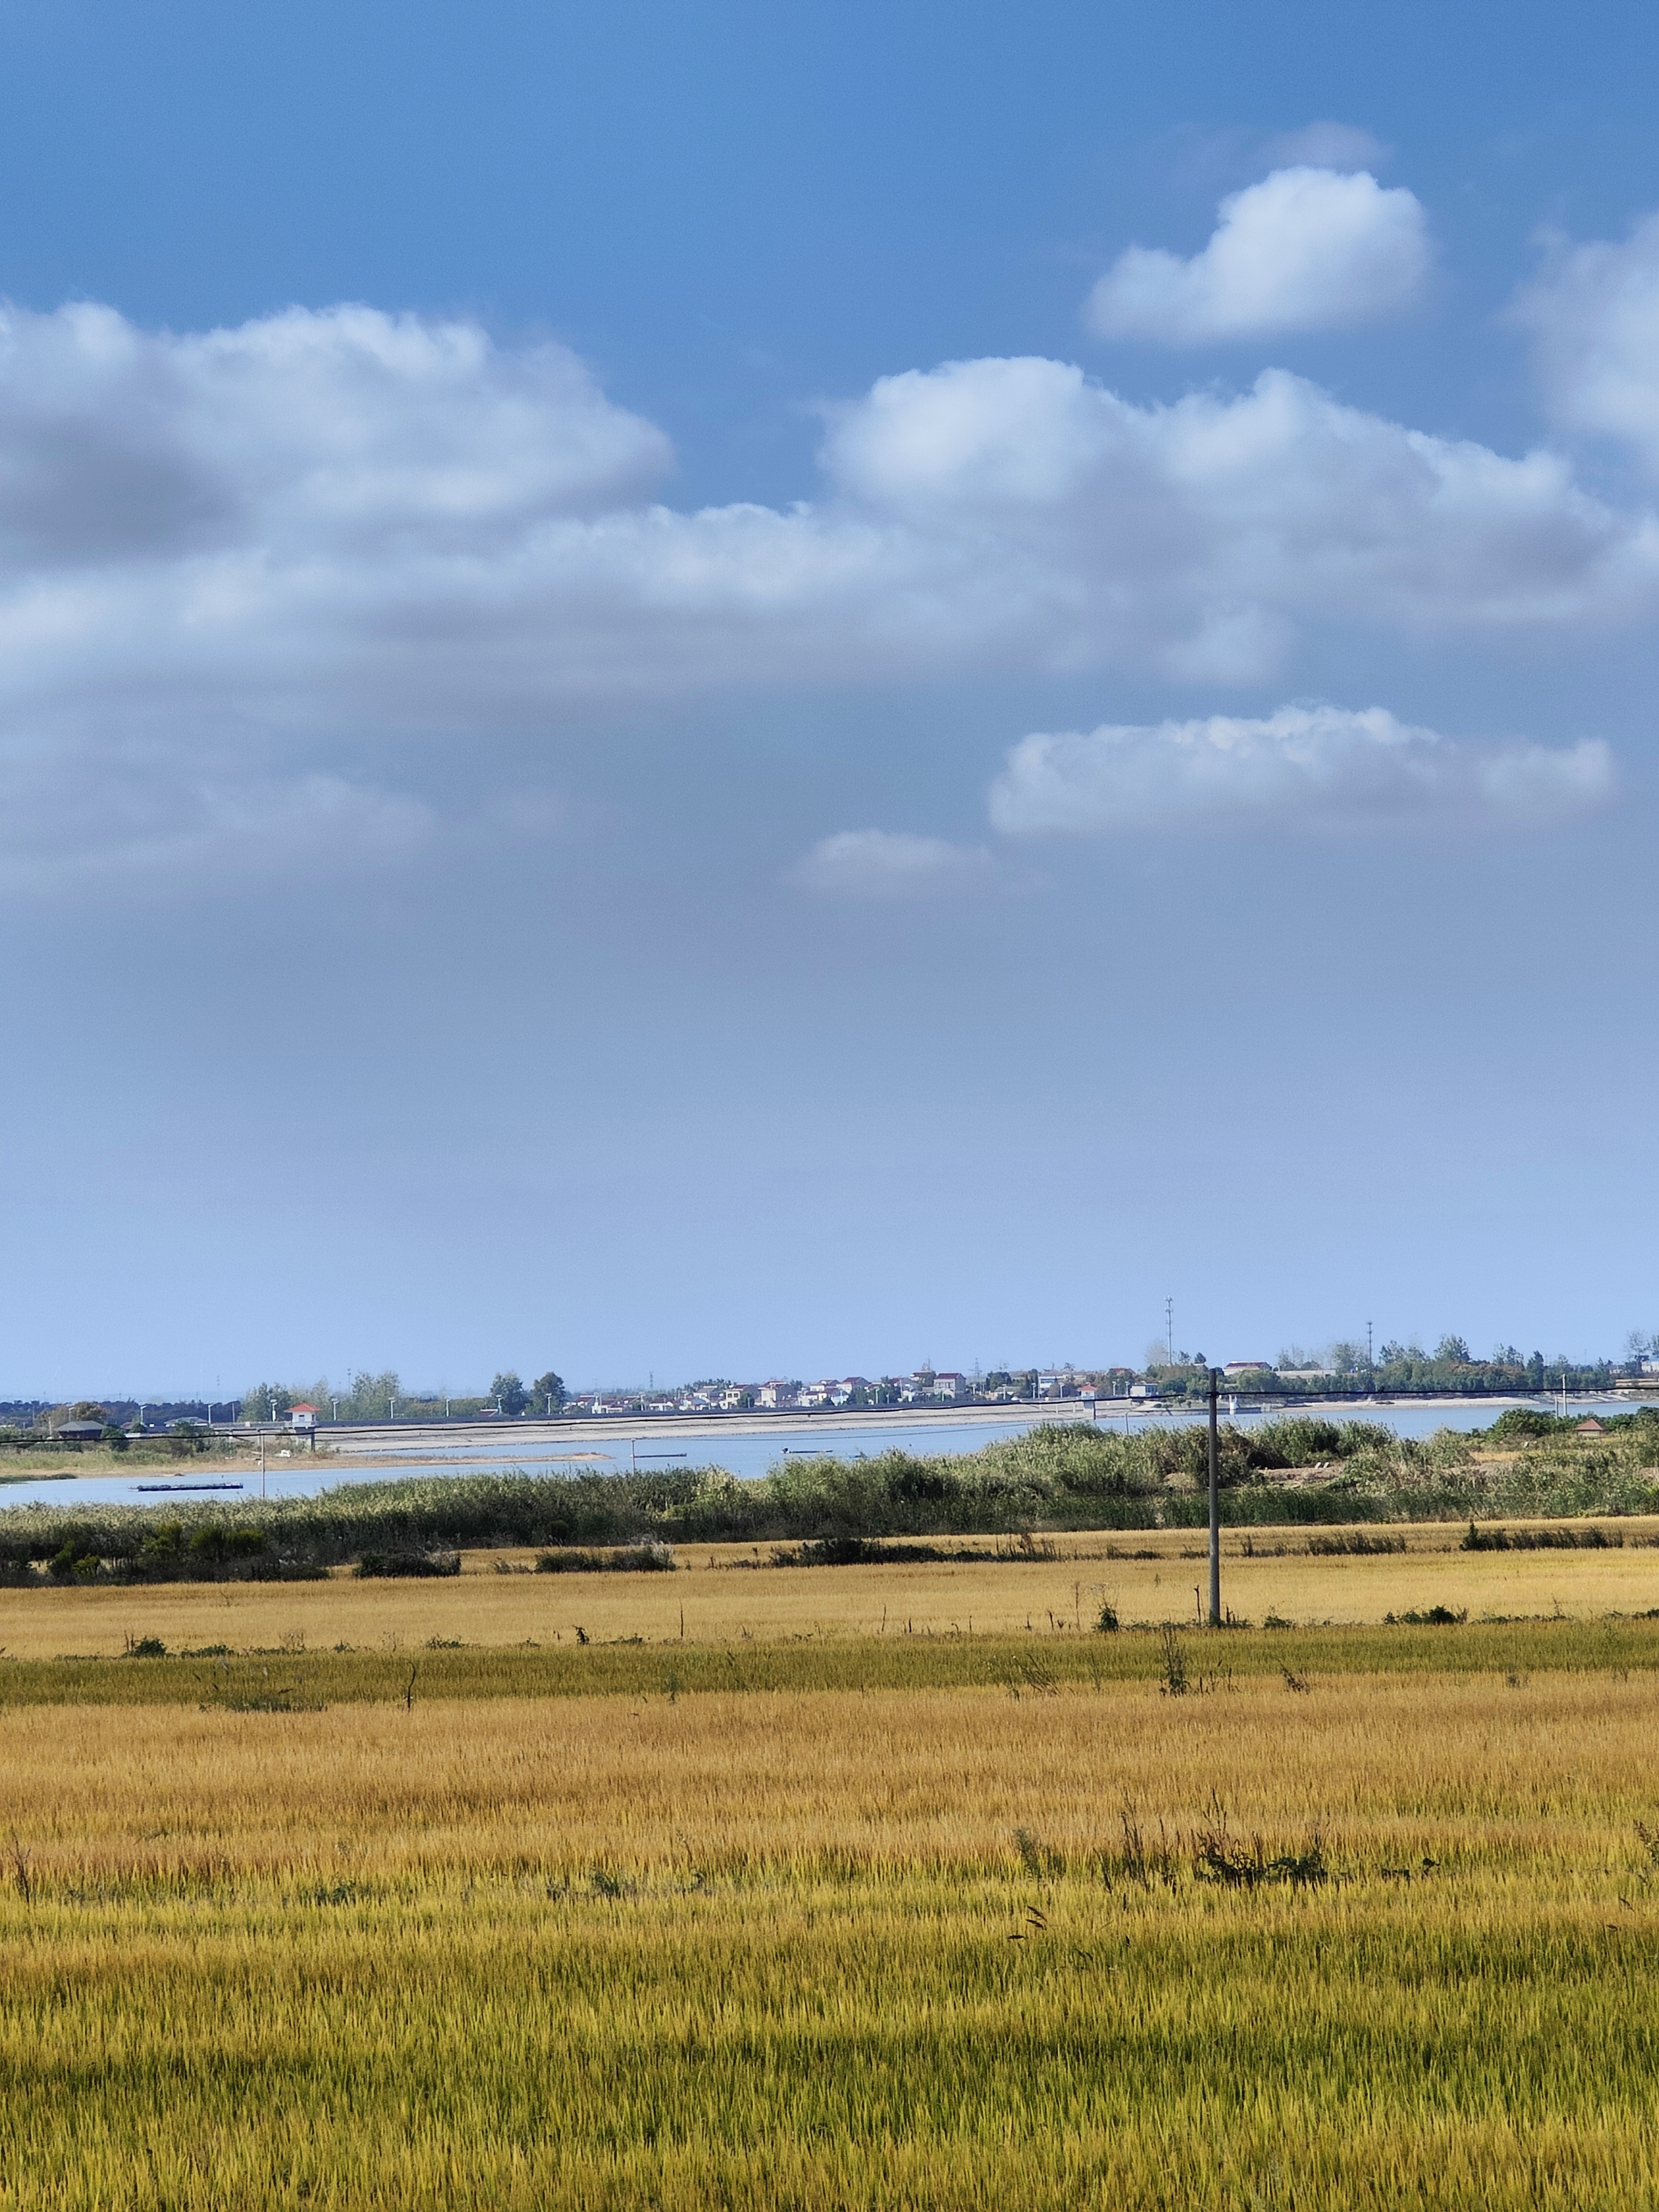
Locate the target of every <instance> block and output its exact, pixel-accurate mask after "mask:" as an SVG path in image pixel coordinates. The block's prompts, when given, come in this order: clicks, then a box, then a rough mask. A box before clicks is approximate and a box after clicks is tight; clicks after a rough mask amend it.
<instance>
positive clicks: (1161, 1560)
mask: <svg viewBox="0 0 1659 2212" xmlns="http://www.w3.org/2000/svg"><path fill="white" fill-rule="evenodd" d="M1508 1525H1510V1527H1513V1528H1521V1527H1522V1526H1525V1525H1527V1524H1525V1523H1522V1522H1518V1521H1517V1522H1511V1523H1510V1524H1508ZM1538 1525H1544V1524H1538ZM1581 1525H1583V1526H1586V1527H1588V1526H1590V1525H1593V1524H1589V1523H1584V1524H1581ZM1601 1525H1602V1526H1604V1527H1605V1528H1607V1529H1609V1530H1611V1531H1612V1532H1613V1534H1617V1535H1618V1536H1619V1537H1620V1539H1621V1544H1622V1548H1620V1549H1617V1550H1607V1551H1593V1552H1559V1551H1545V1552H1462V1551H1460V1550H1459V1549H1458V1548H1457V1547H1458V1543H1459V1540H1460V1538H1461V1537H1462V1533H1463V1532H1462V1528H1459V1527H1458V1526H1456V1525H1455V1524H1453V1525H1448V1524H1447V1523H1445V1522H1429V1523H1425V1524H1419V1525H1417V1526H1412V1527H1407V1528H1395V1527H1391V1528H1388V1529H1387V1530H1386V1531H1383V1532H1377V1531H1371V1532H1369V1533H1370V1534H1372V1535H1376V1534H1379V1533H1382V1534H1387V1535H1389V1536H1390V1537H1401V1538H1403V1539H1404V1541H1406V1543H1407V1547H1408V1548H1407V1551H1406V1552H1404V1553H1383V1554H1382V1555H1380V1556H1371V1557H1360V1558H1340V1557H1339V1558H1334V1559H1333V1558H1328V1557H1327V1558H1322V1557H1318V1556H1314V1555H1310V1553H1309V1550H1308V1545H1309V1542H1310V1537H1311V1538H1313V1539H1315V1540H1317V1539H1318V1538H1319V1537H1320V1534H1321V1532H1319V1531H1317V1530H1313V1531H1310V1530H1308V1529H1305V1528H1292V1529H1272V1528H1267V1529H1254V1530H1251V1531H1249V1532H1248V1534H1243V1533H1235V1532H1232V1531H1229V1532H1228V1534H1227V1535H1226V1537H1225V1541H1224V1544H1223V1571H1224V1581H1223V1595H1224V1597H1225V1601H1226V1603H1227V1604H1228V1605H1229V1606H1230V1607H1231V1608H1232V1610H1233V1611H1234V1612H1235V1613H1237V1614H1238V1615H1239V1616H1240V1617H1242V1618H1243V1619H1244V1620H1255V1621H1260V1620H1264V1619H1266V1618H1267V1616H1269V1615H1271V1614H1277V1615H1278V1616H1279V1618H1281V1619H1283V1620H1290V1621H1295V1622H1324V1621H1334V1622H1345V1621H1354V1622H1367V1621H1370V1622H1375V1621H1380V1620H1383V1617H1384V1616H1385V1614H1387V1613H1404V1612H1410V1611H1419V1612H1420V1611H1425V1610H1426V1609H1427V1608H1428V1607H1431V1606H1434V1605H1446V1606H1449V1607H1451V1608H1452V1609H1453V1610H1454V1611H1458V1610H1462V1609H1463V1608H1467V1609H1468V1613H1469V1617H1470V1619H1471V1620H1474V1619H1477V1618H1479V1617H1480V1615H1482V1614H1485V1613H1496V1614H1503V1615H1516V1614H1521V1615H1525V1614H1533V1613H1540V1614H1548V1613H1553V1612H1554V1611H1555V1610H1556V1609H1557V1608H1558V1607H1559V1609H1560V1610H1561V1611H1563V1612H1565V1613H1568V1614H1570V1615H1571V1616H1572V1617H1574V1618H1577V1619H1594V1618H1597V1617H1599V1616H1600V1615H1601V1614H1602V1613H1642V1612H1645V1611H1647V1610H1648V1609H1649V1608H1650V1607H1654V1606H1659V1548H1656V1546H1659V1521H1654V1520H1641V1519H1638V1518H1636V1517H1634V1516H1630V1517H1626V1518H1621V1519H1620V1520H1618V1521H1616V1522H1606V1523H1603V1524H1601ZM951 1541H952V1543H953V1544H954V1542H955V1541H956V1540H954V1539H953V1540H951ZM1246 1542H1248V1543H1249V1546H1250V1547H1251V1552H1250V1555H1246V1553H1244V1550H1243V1546H1244V1544H1245V1543H1246ZM963 1548H964V1549H973V1550H975V1551H977V1552H979V1553H981V1554H982V1559H981V1561H980V1562H978V1563H975V1564H974V1565H959V1564H957V1563H956V1562H948V1563H939V1562H933V1563H927V1564H919V1565H908V1564H906V1565H876V1566H848V1567H787V1568H774V1567H771V1566H763V1565H760V1564H759V1563H760V1562H762V1561H764V1560H769V1559H770V1558H771V1556H772V1551H773V1547H771V1546H764V1547H759V1548H755V1547H749V1546H746V1545H744V1546H737V1545H709V1544H693V1545H687V1546H685V1547H683V1548H682V1549H681V1551H680V1553H679V1554H678V1559H679V1562H680V1565H681V1568H682V1569H683V1571H680V1572H677V1573H675V1574H671V1575H665V1574H662V1575H631V1574H630V1575H623V1574H613V1573H605V1574H583V1575H537V1574H532V1573H515V1574H501V1573H498V1572H497V1571H496V1567H497V1563H498V1562H501V1563H505V1564H508V1565H518V1566H520V1567H525V1568H527V1567H530V1566H532V1565H533V1563H534V1559H535V1554H534V1553H530V1552H519V1553H513V1552H505V1553H503V1552H474V1553H468V1554H466V1555H465V1559H464V1561H463V1565H464V1568H465V1571H464V1572H463V1574H462V1575H461V1576H460V1577H459V1578H458V1579H456V1580H453V1581H450V1580H440V1581H434V1582H378V1583H361V1582H357V1581H356V1580H354V1579H353V1578H352V1577H351V1575H350V1572H349V1569H346V1570H341V1571H339V1572H337V1573H336V1574H335V1575H334V1576H333V1577H331V1578H330V1579H329V1580H327V1581H325V1582H317V1583H155V1584H148V1585H139V1586H136V1587H134V1586H127V1587H121V1586H117V1587H114V1588H103V1589H98V1588H93V1589H81V1588H78V1587H70V1588H67V1589H38V1590H17V1591H13V1590H0V1650H3V1652H4V1653H5V1654H7V1655H9V1656H11V1657H14V1658H30V1659H36V1658H40V1659H45V1658H52V1657H53V1656H56V1655H58V1653H60V1652H84V1653H91V1654H99V1653H113V1652H119V1651H121V1650H123V1649H125V1644H126V1641H127V1639H128V1638H137V1637H142V1636H155V1637H159V1638H161V1640H162V1641H163V1642H164V1643H166V1644H167V1645H168V1646H169V1648H173V1649H176V1648H179V1647H180V1646H200V1645H202V1644H230V1645H232V1646H233V1647H234V1648H237V1649H241V1648H245V1647H248V1646H261V1647H270V1646H275V1645H276V1644H280V1643H281V1642H282V1641H283V1638H285V1637H286V1638H290V1639H291V1638H296V1637H297V1638H303V1639H304V1641H305V1644H307V1648H309V1649H311V1650H325V1649H327V1648H329V1647H331V1646H332V1645H334V1644H341V1643H347V1644H355V1645H358V1646H367V1647H368V1648H370V1649H377V1648H391V1647H392V1644H394V1643H395V1644H396V1645H397V1646H398V1647H399V1648H413V1647H416V1646H417V1645H420V1644H425V1643H427V1642H428V1641H429V1640H430V1639H432V1638H439V1639H441V1640H442V1641H445V1642H448V1641H452V1640H457V1639H458V1640H459V1641H460V1642H462V1643H464V1644H501V1645H508V1644H524V1643H527V1642H534V1643H539V1644H555V1643H557V1642H560V1641H569V1640H572V1639H574V1636H575V1633H576V1630H577V1629H578V1627H580V1628H582V1629H584V1630H585V1631H586V1633H587V1635H588V1636H589V1637H590V1638H592V1639H593V1640H594V1641H595V1642H612V1641H615V1640H616V1639H617V1638H623V1637H633V1636H639V1637H642V1638H645V1639H646V1641H647V1642H648V1643H652V1644H657V1643H665V1642H669V1641H678V1640H680V1638H681V1634H682V1620H681V1615H682V1610H683V1611H684V1639H685V1640H686V1641H688V1642H691V1643H726V1642H732V1641H738V1642H741V1641H743V1640H744V1639H745V1638H747V1639H749V1640H750V1641H761V1642H765V1641H770V1640H775V1639H781V1638H795V1637H801V1636H867V1635H880V1634H883V1633H886V1634H897V1633H901V1632H906V1631H907V1630H908V1631H909V1632H914V1633H915V1634H918V1635H921V1634H924V1633H931V1634H934V1635H949V1634H951V1633H958V1632H973V1633H975V1634H987V1635H1006V1634H1018V1633H1023V1632H1025V1630H1026V1627H1027V1625H1028V1623H1029V1625H1030V1630H1031V1632H1034V1633H1036V1632H1042V1633H1047V1632H1049V1631H1050V1629H1051V1628H1059V1627H1062V1626H1070V1627H1072V1628H1073V1629H1074V1630H1075V1629H1076V1628H1077V1626H1079V1624H1080V1625H1081V1626H1082V1627H1083V1628H1084V1629H1085V1630H1086V1629H1087V1628H1089V1627H1090V1626H1091V1624H1092V1623H1093V1621H1094V1620H1096V1619H1097V1617H1098V1615H1099V1613H1100V1608H1101V1606H1102V1604H1103V1602H1105V1601H1110V1602H1111V1603H1112V1604H1113V1605H1114V1606H1115V1607H1116V1609H1117V1611H1118V1613H1119V1614H1120V1616H1121V1619H1122V1620H1124V1621H1126V1622H1129V1621H1138V1620H1139V1621H1153V1622H1156V1621H1163V1620H1177V1621H1182V1622H1186V1621H1192V1620H1194V1588H1195V1587H1198V1588H1202V1586H1203V1584H1204V1583H1205V1580H1206V1573H1207V1569H1206V1553H1205V1549H1204V1538H1203V1534H1202V1532H1201V1531H1200V1532H1199V1533H1198V1534H1196V1535H1194V1533H1193V1532H1192V1531H1191V1530H1181V1531H1161V1532H1160V1531H1154V1532H1151V1533H1148V1534H1139V1533H1136V1534H1132V1535H1128V1536H1124V1537H1111V1538H1107V1537H1102V1536H1099V1535H1093V1534H1091V1535H1083V1536H1056V1537H1054V1539H1053V1540H1052V1542H1051V1544H1050V1545H1049V1546H1048V1548H1050V1549H1052V1550H1053V1551H1054V1553H1055V1554H1056V1555H1057V1556H1055V1557H1054V1558H1053V1559H1046V1558H1041V1557H1039V1558H1036V1559H1024V1560H1022V1559H999V1558H998V1557H997V1556H996V1553H997V1548H998V1547H997V1545H996V1542H995V1541H994V1540H993V1539H990V1538H985V1539H980V1540H974V1539H968V1540H965V1541H964V1543H963ZM1137 1553H1151V1554H1152V1556H1151V1557H1146V1558H1142V1557H1137V1556H1135V1554H1137Z"/></svg>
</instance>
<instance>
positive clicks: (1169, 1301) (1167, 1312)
mask: <svg viewBox="0 0 1659 2212" xmlns="http://www.w3.org/2000/svg"><path fill="white" fill-rule="evenodd" d="M1164 1350H1165V1351H1166V1352H1168V1353H1169V1355H1170V1366H1171V1367H1173V1366H1174V1365H1175V1300H1174V1299H1173V1298H1165V1299H1164Z"/></svg>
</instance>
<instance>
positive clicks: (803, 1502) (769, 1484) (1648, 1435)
mask: <svg viewBox="0 0 1659 2212" xmlns="http://www.w3.org/2000/svg"><path fill="white" fill-rule="evenodd" d="M1205 1449H1206V1443H1205V1437H1204V1434H1203V1431H1201V1429H1199V1428H1184V1429H1176V1430H1165V1431H1155V1432H1153V1433H1151V1434H1140V1435H1134V1436H1127V1437H1125V1436H1121V1435H1119V1434H1117V1433H1115V1431H1109V1430H1108V1429H1104V1428H1095V1427H1092V1426H1089V1425H1084V1424H1080V1423H1068V1424H1065V1425H1047V1426H1042V1427H1039V1428H1036V1429H1034V1430H1032V1431H1030V1433H1029V1434H1028V1435H1025V1436H1023V1437H1012V1438H1010V1439H1009V1440H1008V1441H1007V1442H1006V1443H994V1444H991V1445H987V1447H986V1448H985V1449H983V1450H982V1451H979V1452H975V1453H971V1454H968V1455H963V1456H958V1457H940V1458H932V1459H928V1458H917V1457H913V1456H911V1455H908V1454H906V1453H902V1452H883V1453H880V1454H878V1455H875V1456H872V1457H871V1458H867V1459H856V1460H851V1461H848V1460H836V1459H829V1458H825V1459H799V1460H797V1459H790V1460H787V1461H786V1462H783V1464H782V1465H781V1466H780V1467H778V1468H775V1469H774V1471H773V1472H772V1474H769V1476H767V1477H766V1478H765V1480H762V1481H758V1482H739V1481H738V1480H735V1479H734V1478H733V1477H732V1476H731V1475H729V1474H723V1473H721V1472H720V1471H719V1470H715V1469H706V1468H705V1469H693V1470H689V1471H681V1472H678V1473H674V1472H671V1473H664V1474H576V1475H530V1474H516V1473H509V1474H487V1475H456V1476H452V1475H441V1476H427V1477H416V1478H412V1479H405V1480H397V1481H387V1482H380V1483H362V1484H350V1485H344V1484H343V1485H341V1486H337V1487H336V1488H333V1489H331V1490H326V1491H325V1492H323V1493H322V1494H321V1495H320V1496H319V1497H316V1498H295V1499H289V1500H284V1501H281V1502H276V1501H273V1502H272V1503H270V1504H259V1503H258V1502H257V1501H250V1502H248V1503H246V1504H241V1503H238V1504H228V1505H227V1504H220V1503H217V1502H215V1503H211V1504H210V1503H205V1502H204V1503H199V1504H187V1503H185V1501H184V1500H182V1499H180V1500H178V1501H172V1502H169V1503H168V1504H167V1505H166V1506H165V1507H164V1508H159V1509H158V1508H157V1507H154V1506H150V1507H141V1506H137V1505H133V1506H83V1507H78V1508H77V1507H76V1505H75V1504H74V1503H73V1502H72V1500H70V1501H66V1502H65V1503H64V1504H52V1505H49V1506H48V1505H40V1506H27V1507H18V1508H13V1509H11V1510H6V1511H0V1582H3V1581H4V1580H6V1579H9V1580H11V1581H12V1582H14V1583H15V1582H20V1581H23V1580H26V1579H38V1578H39V1577H40V1576H41V1575H43V1574H44V1575H46V1576H47V1577H52V1578H56V1579H58V1580H60V1581H70V1580H80V1581H89V1580H96V1579H100V1578H105V1579H118V1580H122V1581H147V1580H148V1581H176V1580H179V1579H181V1578H190V1577H208V1578H226V1577H228V1578H252V1577H268V1578H273V1579H276V1578H281V1577H303V1576H305V1575H307V1574H314V1573H316V1572H319V1571H322V1570H325V1569H326V1568H328V1567H330V1566H332V1565H338V1564H340V1563H341V1562H343V1561H346V1560H362V1559H364V1558H365V1556H366V1555H368V1557H369V1558H370V1559H371V1561H374V1562H379V1563H380V1565H381V1566H382V1568H384V1566H385V1564H386V1562H387V1561H391V1562H393V1563H395V1562H397V1561H398V1560H399V1559H402V1560H404V1561H405V1562H414V1563H418V1561H419V1559H420V1558H421V1557H422V1555H431V1554H434V1553H445V1552H449V1551H454V1550H459V1549H460V1548H461V1547H474V1548H476V1547H480V1546H502V1547H507V1546H545V1547H554V1548H557V1547H606V1546H629V1545H634V1546H636V1545H639V1544H641V1543H647V1542H651V1541H657V1542H661V1543H666V1544H674V1543H684V1542H696V1541H707V1542H731V1541H744V1542H749V1541H754V1542H759V1541H801V1542H816V1543H829V1544H834V1543H836V1542H837V1541H846V1540H848V1539H854V1538H858V1539H874V1538H880V1537H884V1536H912V1537H915V1536H929V1535H969V1534H1007V1533H1012V1532H1016V1531H1020V1530H1027V1531H1030V1530H1043V1529H1049V1530H1057V1529H1126V1530H1127V1529H1137V1528H1142V1529H1146V1528H1195V1527H1197V1526H1199V1525H1200V1523H1201V1522H1202V1521H1203V1520H1204V1518H1205V1516H1206V1503H1205V1498H1204V1494H1203V1489H1202V1482H1203V1476H1204V1467H1205ZM1221 1461H1222V1480H1223V1486H1224V1487H1223V1501H1222V1504H1223V1515H1224V1518H1225V1521H1226V1522H1227V1523H1228V1524H1229V1525H1230V1526H1231V1527H1236V1528H1249V1527H1269V1526H1272V1527H1282V1526H1284V1525H1285V1524H1287V1523H1305V1524H1314V1523H1331V1522H1336V1523H1354V1522H1390V1521H1394V1522H1404V1521H1414V1522H1421V1521H1428V1520H1435V1519H1445V1520H1464V1519H1477V1520H1480V1519H1486V1518H1490V1517H1492V1516H1517V1515H1526V1516H1540V1515H1571V1514H1587V1513H1595V1514H1603V1515H1605V1514H1610V1513H1612V1514H1618V1513H1651V1512H1653V1511H1655V1510H1659V1409H1655V1412H1653V1413H1650V1412H1647V1411H1645V1410H1644V1412H1643V1413H1632V1414H1622V1415H1618V1416H1615V1417H1614V1418H1613V1419H1611V1420H1610V1421H1609V1422H1608V1423H1607V1429H1606V1432H1605V1433H1604V1434H1602V1435H1601V1436H1598V1437H1580V1436H1578V1435H1577V1433H1576V1431H1575V1430H1574V1427H1573V1425H1572V1424H1571V1422H1560V1421H1556V1420H1554V1419H1552V1417H1550V1416H1549V1415H1547V1414H1544V1413H1535V1412H1532V1411H1530V1410H1519V1411H1513V1412H1510V1413H1506V1414H1504V1415H1503V1416H1502V1417H1501V1418H1500V1419H1498V1420H1497V1421H1496V1422H1495V1423H1494V1424H1493V1425H1492V1427H1491V1428H1489V1429H1487V1430H1485V1431H1475V1432H1474V1433H1473V1434H1466V1433H1463V1432H1460V1431H1452V1430H1442V1431H1440V1432H1439V1433H1438V1434H1437V1435H1436V1436H1434V1437H1430V1438H1428V1439H1427V1440H1426V1441H1425V1442H1417V1441H1413V1440H1411V1439H1407V1438H1401V1437H1396V1436H1395V1434H1394V1433H1393V1432H1392V1431H1390V1430H1389V1429H1386V1428H1383V1427H1382V1426H1380V1425H1376V1424H1375V1423H1367V1422H1363V1421H1348V1422H1341V1423H1338V1422H1333V1421H1327V1420H1319V1419H1285V1420H1282V1421H1270V1422H1266V1423H1264V1424H1263V1425H1261V1427H1259V1428H1256V1429H1252V1430H1248V1431H1247V1430H1243V1429H1239V1428H1236V1427H1233V1426H1231V1425H1229V1426H1227V1427H1225V1428H1224V1430H1223V1431H1222V1452H1221Z"/></svg>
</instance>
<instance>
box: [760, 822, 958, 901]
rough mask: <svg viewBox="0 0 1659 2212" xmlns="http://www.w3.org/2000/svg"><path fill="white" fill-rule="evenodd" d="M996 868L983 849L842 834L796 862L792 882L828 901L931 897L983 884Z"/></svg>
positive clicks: (880, 833)
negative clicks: (838, 899)
mask: <svg viewBox="0 0 1659 2212" xmlns="http://www.w3.org/2000/svg"><path fill="white" fill-rule="evenodd" d="M991 867H992V861H991V856H990V854H988V853H987V852H986V851H985V849H984V848H983V847H981V846H977V845H953V844H951V843H949V842H947V841H946V840H945V839H944V838H943V837H917V836H911V835H909V834H908V832H906V831H903V830H893V829H842V830H838V831H837V832H836V835H835V836H832V837H825V838H823V839H821V840H820V842H818V843H817V844H816V845H814V846H813V848H812V849H811V852H810V853H808V854H806V855H805V858H804V859H803V860H799V861H797V862H796V864H795V866H793V868H792V869H791V870H790V871H789V880H790V881H791V882H792V883H793V884H795V885H796V887H797V888H798V889H799V890H805V891H811V892H812V893H814V894H815V895H817V896H819V897H823V898H841V899H910V898H927V897H931V896H934V895H935V894H937V893H939V892H941V891H953V890H967V889H969V888H972V887H974V886H975V885H977V884H982V883H984V882H985V881H986V880H987V878H988V877H989V875H990V872H991Z"/></svg>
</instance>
